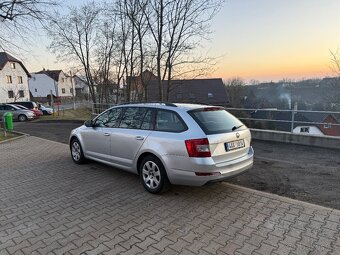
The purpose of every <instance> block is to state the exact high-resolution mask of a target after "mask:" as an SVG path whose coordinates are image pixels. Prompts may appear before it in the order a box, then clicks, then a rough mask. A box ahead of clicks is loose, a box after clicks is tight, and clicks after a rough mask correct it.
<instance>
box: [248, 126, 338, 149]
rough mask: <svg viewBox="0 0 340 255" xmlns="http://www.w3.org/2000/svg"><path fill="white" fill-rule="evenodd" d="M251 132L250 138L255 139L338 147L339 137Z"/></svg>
mask: <svg viewBox="0 0 340 255" xmlns="http://www.w3.org/2000/svg"><path fill="white" fill-rule="evenodd" d="M251 134H252V138H253V139H255V140H263V141H271V142H283V143H291V144H300V145H307V146H316V147H322V148H330V149H340V138H339V137H331V136H309V135H302V134H293V133H289V132H282V131H271V130H261V129H251Z"/></svg>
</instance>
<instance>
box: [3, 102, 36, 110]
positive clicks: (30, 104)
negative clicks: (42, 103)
mask: <svg viewBox="0 0 340 255" xmlns="http://www.w3.org/2000/svg"><path fill="white" fill-rule="evenodd" d="M8 104H18V105H22V106H25V107H26V108H28V109H29V110H32V109H34V110H38V105H37V103H36V102H33V101H24V102H12V103H8Z"/></svg>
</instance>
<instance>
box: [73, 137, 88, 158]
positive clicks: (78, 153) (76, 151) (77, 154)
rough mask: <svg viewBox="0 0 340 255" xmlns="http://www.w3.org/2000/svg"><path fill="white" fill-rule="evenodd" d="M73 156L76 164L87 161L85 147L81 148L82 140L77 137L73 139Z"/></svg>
mask: <svg viewBox="0 0 340 255" xmlns="http://www.w3.org/2000/svg"><path fill="white" fill-rule="evenodd" d="M71 156H72V159H73V161H74V162H75V163H76V164H83V163H84V162H85V157H84V153H83V149H82V148H81V145H80V142H79V140H78V139H77V138H74V139H72V141H71Z"/></svg>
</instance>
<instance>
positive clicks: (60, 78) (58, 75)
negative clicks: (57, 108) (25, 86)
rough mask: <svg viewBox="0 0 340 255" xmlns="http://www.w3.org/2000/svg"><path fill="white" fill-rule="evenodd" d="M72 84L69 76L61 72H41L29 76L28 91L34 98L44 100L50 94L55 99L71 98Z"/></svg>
mask: <svg viewBox="0 0 340 255" xmlns="http://www.w3.org/2000/svg"><path fill="white" fill-rule="evenodd" d="M73 86H74V85H73V83H72V79H71V77H70V76H67V75H66V74H65V73H64V72H63V71H62V70H45V69H44V70H42V71H39V72H36V73H32V74H31V79H30V80H29V89H30V91H31V94H32V96H33V97H34V98H46V97H47V96H48V95H50V94H51V92H52V94H53V95H54V96H56V97H72V96H73Z"/></svg>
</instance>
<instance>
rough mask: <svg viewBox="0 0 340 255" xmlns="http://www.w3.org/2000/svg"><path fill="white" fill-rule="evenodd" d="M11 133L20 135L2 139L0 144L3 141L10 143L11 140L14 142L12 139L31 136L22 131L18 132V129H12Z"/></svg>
mask: <svg viewBox="0 0 340 255" xmlns="http://www.w3.org/2000/svg"><path fill="white" fill-rule="evenodd" d="M10 133H14V134H18V135H19V136H17V137H13V138H10V139H6V140H4V141H0V144H2V143H9V142H12V141H15V140H18V139H22V138H25V137H28V136H30V135H29V134H25V133H21V132H18V131H11V132H10Z"/></svg>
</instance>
